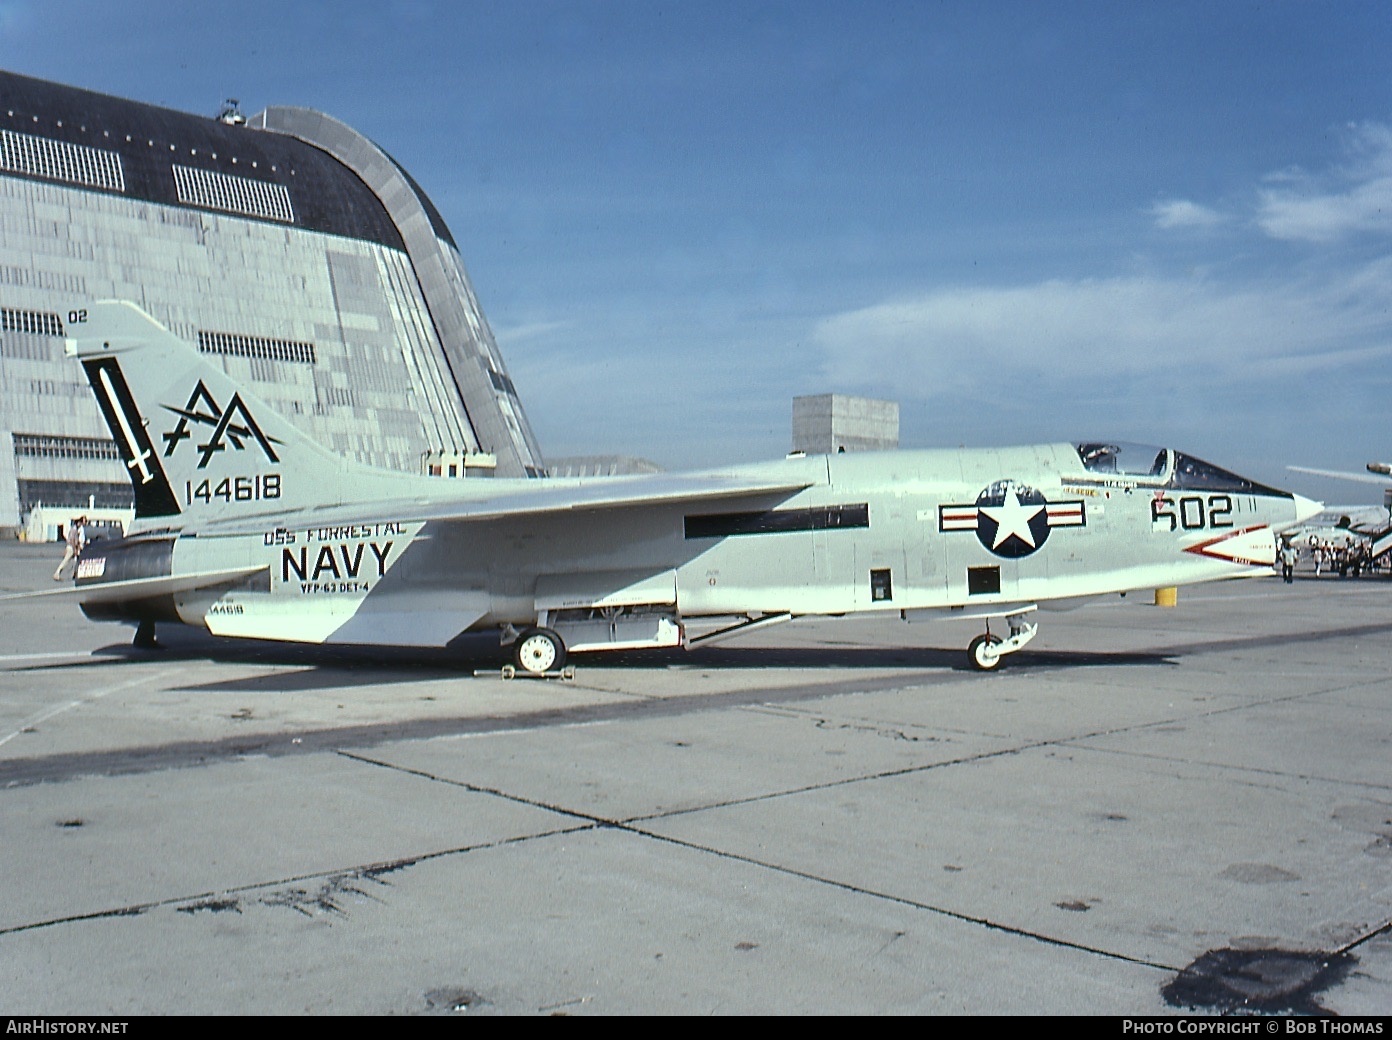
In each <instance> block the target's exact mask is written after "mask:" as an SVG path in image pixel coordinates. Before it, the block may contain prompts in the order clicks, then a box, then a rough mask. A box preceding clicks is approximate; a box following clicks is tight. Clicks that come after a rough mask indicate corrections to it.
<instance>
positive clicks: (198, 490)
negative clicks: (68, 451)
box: [67, 300, 345, 522]
mask: <svg viewBox="0 0 1392 1040" xmlns="http://www.w3.org/2000/svg"><path fill="white" fill-rule="evenodd" d="M85 314H86V321H85V322H83V323H79V324H77V325H74V326H71V328H72V329H73V331H74V332H75V333H76V335H75V336H73V337H72V338H70V339H69V341H68V347H67V352H68V354H69V355H70V356H74V357H77V358H78V359H79V360H81V362H82V367H83V368H84V370H85V371H86V373H87V379H88V381H89V382H90V383H91V384H92V392H93V393H94V394H96V397H97V402H98V404H99V405H100V406H101V410H102V415H103V416H104V417H105V418H106V422H107V425H108V426H109V427H110V428H111V435H112V436H113V437H114V438H115V440H116V445H117V447H118V448H119V449H120V452H121V458H122V460H123V461H124V462H125V465H126V469H127V470H128V472H129V474H130V479H131V485H132V486H133V487H134V489H135V515H136V519H137V520H159V519H165V520H168V521H171V522H175V521H177V520H178V519H179V518H184V519H187V518H190V517H194V516H208V517H217V516H221V515H236V514H237V513H243V514H249V513H254V512H259V511H262V510H267V509H293V508H298V507H301V506H304V505H308V504H311V503H312V504H319V505H322V504H326V503H330V502H332V501H333V500H334V499H335V498H336V497H337V496H336V495H334V494H333V491H334V490H335V489H336V488H337V487H341V485H342V483H343V481H341V480H334V479H333V478H334V477H335V476H336V475H338V474H340V473H341V471H342V470H344V469H345V464H344V460H342V459H340V458H338V457H337V456H334V455H332V454H330V453H329V452H328V451H326V450H325V449H324V448H322V447H320V446H319V445H318V444H315V443H314V442H313V441H311V440H309V439H308V438H307V437H305V436H304V435H303V434H301V433H300V432H299V431H298V430H296V429H295V428H294V427H292V426H291V425H290V424H289V423H288V422H286V421H285V420H284V419H283V418H281V416H280V415H279V414H278V413H277V412H275V411H274V410H273V409H272V408H271V407H270V406H269V405H267V404H265V403H264V402H262V401H260V400H257V399H256V398H255V397H253V396H251V395H250V394H248V393H245V392H243V391H241V390H240V388H239V387H237V386H236V384H235V383H234V382H233V381H232V380H231V379H230V378H229V377H228V376H227V374H226V373H224V372H222V371H221V370H220V369H218V368H216V367H215V366H213V365H211V364H209V363H208V362H207V361H206V360H205V359H204V358H203V357H201V356H200V355H199V354H198V353H197V352H195V351H194V350H193V349H192V348H191V347H189V346H188V345H187V344H185V343H184V342H183V341H181V340H180V339H178V338H177V337H176V336H174V335H173V334H172V333H170V332H169V330H168V329H166V328H165V327H164V326H162V325H160V324H159V322H157V321H155V319H154V318H152V317H150V315H148V314H146V313H145V312H144V311H142V310H141V309H140V308H139V307H137V306H136V305H135V304H133V303H129V302H126V301H121V300H103V301H100V302H98V303H94V304H92V305H91V306H90V307H89V308H88V309H87V311H86V312H85Z"/></svg>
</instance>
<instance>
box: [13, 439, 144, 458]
mask: <svg viewBox="0 0 1392 1040" xmlns="http://www.w3.org/2000/svg"><path fill="white" fill-rule="evenodd" d="M14 453H15V457H16V458H21V459H120V457H121V454H120V452H118V451H117V450H116V442H115V441H113V440H111V439H110V438H109V437H105V438H103V437H60V436H51V435H48V434H39V433H16V434H14Z"/></svg>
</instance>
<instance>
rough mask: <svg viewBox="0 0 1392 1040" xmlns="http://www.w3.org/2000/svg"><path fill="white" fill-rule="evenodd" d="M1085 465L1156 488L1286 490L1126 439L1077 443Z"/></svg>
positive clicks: (1261, 492) (1256, 492)
mask: <svg viewBox="0 0 1392 1040" xmlns="http://www.w3.org/2000/svg"><path fill="white" fill-rule="evenodd" d="M1076 447H1077V449H1078V458H1080V459H1081V460H1082V463H1083V468H1084V469H1086V470H1087V471H1088V472H1089V473H1092V474H1096V475H1097V476H1099V477H1111V478H1115V479H1118V480H1127V481H1135V482H1137V483H1141V484H1148V485H1151V486H1153V487H1166V488H1175V489H1177V490H1195V491H1236V492H1240V493H1246V494H1252V495H1285V494H1286V492H1284V491H1279V490H1277V489H1276V488H1272V487H1267V486H1266V485H1265V484H1258V483H1257V482H1256V481H1255V480H1248V479H1247V478H1246V477H1241V476H1238V475H1237V474H1236V473H1232V472H1230V471H1228V470H1225V469H1221V468H1220V467H1218V466H1215V465H1213V463H1211V462H1205V461H1204V460H1203V459H1196V458H1195V457H1194V456H1192V455H1185V454H1183V453H1182V452H1178V451H1174V450H1173V449H1170V448H1157V447H1155V446H1154V445H1149V444H1128V443H1126V442H1124V441H1111V442H1109V441H1084V442H1082V443H1080V444H1078V445H1076Z"/></svg>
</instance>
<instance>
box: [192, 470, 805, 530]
mask: <svg viewBox="0 0 1392 1040" xmlns="http://www.w3.org/2000/svg"><path fill="white" fill-rule="evenodd" d="M477 483H479V484H482V483H483V481H482V480H480V481H478V482H477ZM553 483H554V484H555V485H557V486H551V485H553ZM813 483H814V482H813V481H809V480H795V481H786V480H770V481H758V480H749V479H739V478H736V477H724V476H701V475H690V474H682V475H672V476H667V475H665V474H664V475H653V476H649V475H644V476H637V477H619V478H611V479H606V480H586V481H584V482H583V483H579V482H577V483H571V482H570V481H564V482H563V481H560V480H557V481H554V482H553V481H552V480H537V481H525V482H514V481H509V482H508V485H509V486H507V487H506V488H500V489H499V493H498V494H494V495H489V494H487V493H486V492H485V493H483V494H481V495H478V496H477V497H467V498H464V497H459V496H457V495H445V494H442V495H440V496H439V497H438V498H383V499H376V500H371V501H363V502H354V503H350V504H345V505H325V506H316V507H314V508H311V509H300V510H293V511H289V512H274V513H272V512H262V513H257V514H253V515H247V516H241V517H237V518H234V519H231V520H218V521H214V522H211V523H209V524H208V525H207V526H206V527H203V528H200V529H199V531H198V533H199V534H202V535H205V536H208V535H239V534H254V533H257V532H260V531H264V530H265V529H266V527H267V525H268V524H273V525H274V526H277V527H285V528H293V527H312V526H330V525H334V524H348V523H362V522H364V521H369V520H370V521H388V520H390V521H399V522H402V523H412V522H419V521H438V522H461V523H463V522H479V521H485V520H500V519H505V518H512V517H526V516H542V515H546V514H553V515H554V514H561V513H574V512H579V511H591V510H602V509H636V508H642V507H645V506H660V505H674V504H687V503H694V502H712V503H715V502H720V501H724V500H726V499H731V498H753V497H756V496H779V495H781V496H785V497H786V496H790V495H795V494H797V493H798V492H799V491H802V490H804V489H806V488H809V487H811V486H812V484H813ZM441 484H442V485H443V486H442V488H441V490H442V491H449V490H451V484H450V483H448V482H447V481H446V479H445V478H441ZM519 484H520V485H521V486H518V485H519ZM454 487H457V485H454ZM469 490H473V488H470V489H469Z"/></svg>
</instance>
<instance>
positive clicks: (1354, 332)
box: [0, 0, 1392, 503]
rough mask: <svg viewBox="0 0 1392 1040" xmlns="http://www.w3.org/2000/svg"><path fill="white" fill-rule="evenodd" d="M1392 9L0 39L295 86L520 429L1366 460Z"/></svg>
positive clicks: (194, 96)
mask: <svg viewBox="0 0 1392 1040" xmlns="http://www.w3.org/2000/svg"><path fill="white" fill-rule="evenodd" d="M1389 54H1392V5H1390V4H1387V3H1385V2H1382V0H1376V2H1362V0H1342V2H1332V0H1328V2H1320V0H1301V2H1285V0H1275V2H1272V0H1268V2H1255V0H1223V2H1220V3H1213V2H1212V0H1206V2H1188V0H1165V2H1160V0H1155V2H1151V0H1134V2H1129V3H1120V4H1119V3H1115V2H1112V0H1108V2H1085V0H1077V2H1065V0H1058V2H1047V0H1034V2H1005V0H978V2H967V0H952V2H934V0H917V2H910V3H897V2H876V0H859V2H850V0H846V2H823V0H796V2H792V0H789V2H768V3H764V2H757V0H744V2H730V3H714V2H712V3H701V2H696V0H686V2H678V3H669V2H664V0H632V2H630V0H568V2H561V0H511V2H508V3H496V2H491V3H473V2H460V0H453V2H443V0H442V2H431V0H373V2H371V3H367V2H359V0H336V2H333V3H297V2H295V0H275V2H263V0H241V2H239V3H237V4H222V3H220V4H211V3H201V2H193V3H190V2H188V0H183V2H177V3H176V2H166V0H127V2H125V3H120V4H114V3H110V2H109V0H0V66H3V67H5V68H7V69H10V70H12V71H15V72H19V73H23V74H25V75H31V76H37V77H40V78H43V79H50V80H55V81H58V82H61V83H66V84H70V85H73V86H79V87H83V88H86V89H90V90H96V91H100V92H103V93H109V94H115V95H118V96H121V97H128V98H134V99H137V100H140V101H145V102H149V103H152V104H157V105H163V106H166V107H169V108H175V109H179V110H181V111H186V112H199V113H207V114H208V115H209V116H213V115H215V114H216V113H217V111H218V109H219V107H220V105H221V103H222V101H223V100H224V99H225V98H229V97H235V98H237V99H238V100H239V101H240V103H241V108H242V111H243V112H245V113H247V114H248V115H250V114H253V113H255V112H257V111H260V109H261V108H263V107H265V106H267V105H299V106H305V107H309V108H315V109H319V110H321V111H324V112H327V113H329V114H331V115H333V116H335V117H337V118H338V119H341V120H342V121H343V122H345V123H347V124H348V125H350V126H352V127H353V128H354V129H356V130H358V131H360V132H362V133H364V134H365V135H367V136H368V137H370V138H371V139H372V140H374V141H375V142H376V143H377V144H378V145H380V146H381V147H382V148H383V149H385V150H386V151H387V152H388V153H390V154H391V155H392V156H393V157H394V158H395V159H396V160H397V161H398V162H400V163H401V165H402V166H403V167H404V168H405V169H406V170H408V171H409V172H410V173H411V174H412V176H413V177H414V178H415V180H416V181H417V182H418V183H419V184H420V185H421V186H422V187H423V188H424V190H425V191H426V193H427V194H428V195H430V197H431V198H432V199H433V201H434V202H435V203H436V205H437V207H438V208H439V210H440V212H441V214H442V215H443V217H444V219H445V222H446V223H447V224H448V225H449V227H450V229H451V231H452V232H453V234H454V238H455V240H456V242H457V243H458V245H459V248H460V252H461V254H462V255H463V257H464V261H465V264H466V266H467V267H468V270H469V273H470V277H471V278H472V280H473V282H474V286H475V289H476V290H477V293H478V296H479V299H480V302H481V304H482V306H483V309H484V312H485V314H486V315H487V317H488V320H489V323H490V324H491V325H492V327H493V330H494V332H495V335H496V336H497V339H498V343H499V346H500V348H501V350H502V353H503V356H504V359H505V361H506V364H507V366H508V369H509V371H510V373H511V375H512V377H513V381H514V383H515V384H516V386H517V388H518V393H519V395H520V396H521V398H522V401H523V404H524V407H525V409H526V411H527V414H528V417H529V418H530V420H531V423H532V425H533V427H534V428H535V430H536V433H537V436H538V438H539V440H540V442H541V446H542V450H543V452H544V453H545V454H546V455H548V456H553V457H555V456H566V455H580V454H601V453H604V454H607V453H619V454H629V455H639V456H643V457H646V458H650V459H652V460H654V461H656V462H658V463H660V464H661V465H663V466H665V467H667V468H669V469H686V468H697V467H704V466H715V465H721V464H724V463H728V462H744V461H756V460H760V459H766V458H776V457H779V456H781V455H782V454H784V453H785V452H786V451H787V450H788V449H789V448H790V447H791V410H792V398H793V397H795V396H798V395H802V394H820V393H846V394H860V395H865V396H870V397H879V398H885V399H889V400H895V401H897V402H898V403H899V406H900V422H901V434H900V441H901V445H902V446H903V447H906V448H917V447H955V446H958V445H966V446H986V445H1004V444H1021V443H1034V442H1043V441H1055V440H1080V439H1089V440H1095V439H1118V440H1130V441H1139V442H1144V443H1152V444H1163V445H1168V446H1171V447H1175V448H1179V449H1181V450H1184V451H1187V452H1190V453H1192V454H1195V455H1198V456H1200V457H1202V458H1206V459H1208V460H1210V461H1212V462H1215V463H1217V464H1219V465H1222V466H1225V467H1227V468H1230V469H1234V470H1237V471H1239V472H1242V473H1244V474H1246V475H1248V476H1252V477H1254V478H1256V479H1259V480H1263V481H1266V482H1268V483H1273V484H1276V485H1278V486H1282V487H1286V488H1289V489H1291V490H1296V491H1300V492H1302V493H1305V494H1309V495H1311V496H1312V497H1317V498H1321V499H1325V500H1328V501H1332V502H1347V503H1358V502H1364V503H1369V502H1371V503H1375V502H1378V501H1380V496H1381V492H1380V489H1378V488H1377V487H1372V486H1369V485H1359V484H1346V483H1335V482H1330V481H1324V480H1320V479H1318V478H1310V477H1306V476H1302V475H1299V474H1295V473H1292V472H1289V471H1288V470H1287V469H1286V467H1287V465H1292V464H1294V465H1305V466H1315V467H1322V468H1332V469H1344V470H1362V468H1363V464H1364V463H1365V462H1367V461H1369V460H1372V459H1382V460H1387V461H1392V422H1389V408H1388V404H1389V399H1392V75H1389V74H1388V55H1389Z"/></svg>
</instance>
